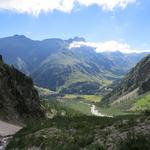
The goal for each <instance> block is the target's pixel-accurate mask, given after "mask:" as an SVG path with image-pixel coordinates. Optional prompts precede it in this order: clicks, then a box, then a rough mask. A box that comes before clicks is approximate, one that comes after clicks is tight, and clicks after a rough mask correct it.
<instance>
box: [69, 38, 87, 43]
mask: <svg viewBox="0 0 150 150" xmlns="http://www.w3.org/2000/svg"><path fill="white" fill-rule="evenodd" d="M67 41H68V42H69V43H72V42H85V41H86V40H85V39H84V38H83V37H78V36H76V37H74V38H70V39H68V40H67Z"/></svg>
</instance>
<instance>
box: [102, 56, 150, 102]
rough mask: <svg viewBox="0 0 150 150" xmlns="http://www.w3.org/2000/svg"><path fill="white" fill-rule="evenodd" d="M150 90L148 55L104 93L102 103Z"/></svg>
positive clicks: (149, 58) (124, 98)
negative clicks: (109, 90)
mask: <svg viewBox="0 0 150 150" xmlns="http://www.w3.org/2000/svg"><path fill="white" fill-rule="evenodd" d="M148 91H150V55H148V56H147V57H145V58H144V59H143V60H142V61H141V62H139V63H138V64H137V65H136V66H135V67H134V68H133V69H132V70H131V71H130V72H129V73H128V74H127V75H126V77H125V78H124V79H123V80H122V81H121V82H120V83H119V84H118V85H117V86H116V87H115V88H114V90H113V91H112V92H111V93H109V94H108V95H106V96H105V97H104V98H103V100H102V103H103V104H108V103H115V102H119V101H123V100H126V99H130V98H132V99H133V98H135V97H137V96H138V95H141V94H144V93H146V92H148Z"/></svg>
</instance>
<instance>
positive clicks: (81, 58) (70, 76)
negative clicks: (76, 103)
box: [0, 35, 147, 94]
mask: <svg viewBox="0 0 150 150" xmlns="http://www.w3.org/2000/svg"><path fill="white" fill-rule="evenodd" d="M75 41H84V42H85V39H84V38H79V37H75V38H73V39H68V40H62V39H46V40H42V41H38V40H31V39H29V38H27V37H25V36H24V35H15V36H12V37H6V38H1V39H0V54H2V55H3V57H4V60H5V61H6V63H8V64H11V65H13V66H14V67H15V68H17V69H19V70H20V71H22V72H24V73H26V75H28V76H31V77H32V78H33V81H34V83H35V84H36V85H37V86H39V87H43V88H48V89H50V90H53V91H59V92H61V93H81V94H83V93H86V94H95V93H98V92H100V91H103V90H104V89H105V87H106V86H108V85H110V84H111V83H112V82H114V81H116V80H118V79H121V78H122V77H123V76H124V75H125V74H126V73H127V72H128V71H129V70H130V69H131V68H132V67H133V66H135V64H136V63H137V62H139V61H140V60H141V59H142V58H143V57H144V56H145V55H146V54H147V53H140V54H138V53H131V54H124V53H121V52H119V51H117V50H116V52H103V53H96V51H95V49H94V48H93V47H86V46H82V47H78V48H69V45H70V44H71V43H72V42H75Z"/></svg>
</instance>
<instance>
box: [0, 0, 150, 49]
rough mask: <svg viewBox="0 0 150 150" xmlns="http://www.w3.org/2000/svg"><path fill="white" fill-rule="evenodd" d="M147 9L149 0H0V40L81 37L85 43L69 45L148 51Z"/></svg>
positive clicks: (149, 12)
mask: <svg viewBox="0 0 150 150" xmlns="http://www.w3.org/2000/svg"><path fill="white" fill-rule="evenodd" d="M149 8H150V1H149V0H0V27H1V28H0V37H6V36H11V35H14V34H21V35H22V34H24V35H26V36H28V37H30V38H32V39H46V38H52V37H54V38H63V39H68V38H71V37H74V36H80V37H84V38H85V39H86V41H88V43H86V44H85V43H74V45H73V44H72V45H71V46H78V45H79V44H80V45H92V46H93V45H94V46H95V47H98V46H101V47H102V48H103V49H104V50H106V49H107V48H109V49H111V50H112V51H113V49H115V48H120V49H124V51H130V50H131V49H132V50H133V51H136V50H137V49H138V50H148V49H150V40H149V39H150V9H149ZM97 51H98V48H97Z"/></svg>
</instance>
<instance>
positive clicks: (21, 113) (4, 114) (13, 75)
mask: <svg viewBox="0 0 150 150" xmlns="http://www.w3.org/2000/svg"><path fill="white" fill-rule="evenodd" d="M43 116H44V113H43V111H42V110H41V106H40V100H39V96H38V93H37V91H36V90H35V88H34V86H33V82H32V79H31V78H29V77H27V76H26V75H24V74H23V73H21V72H19V71H18V70H16V69H15V68H14V67H10V66H8V65H6V64H4V62H3V60H2V56H0V119H3V120H8V121H12V122H22V121H24V120H26V119H27V118H32V119H33V118H39V117H43Z"/></svg>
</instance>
